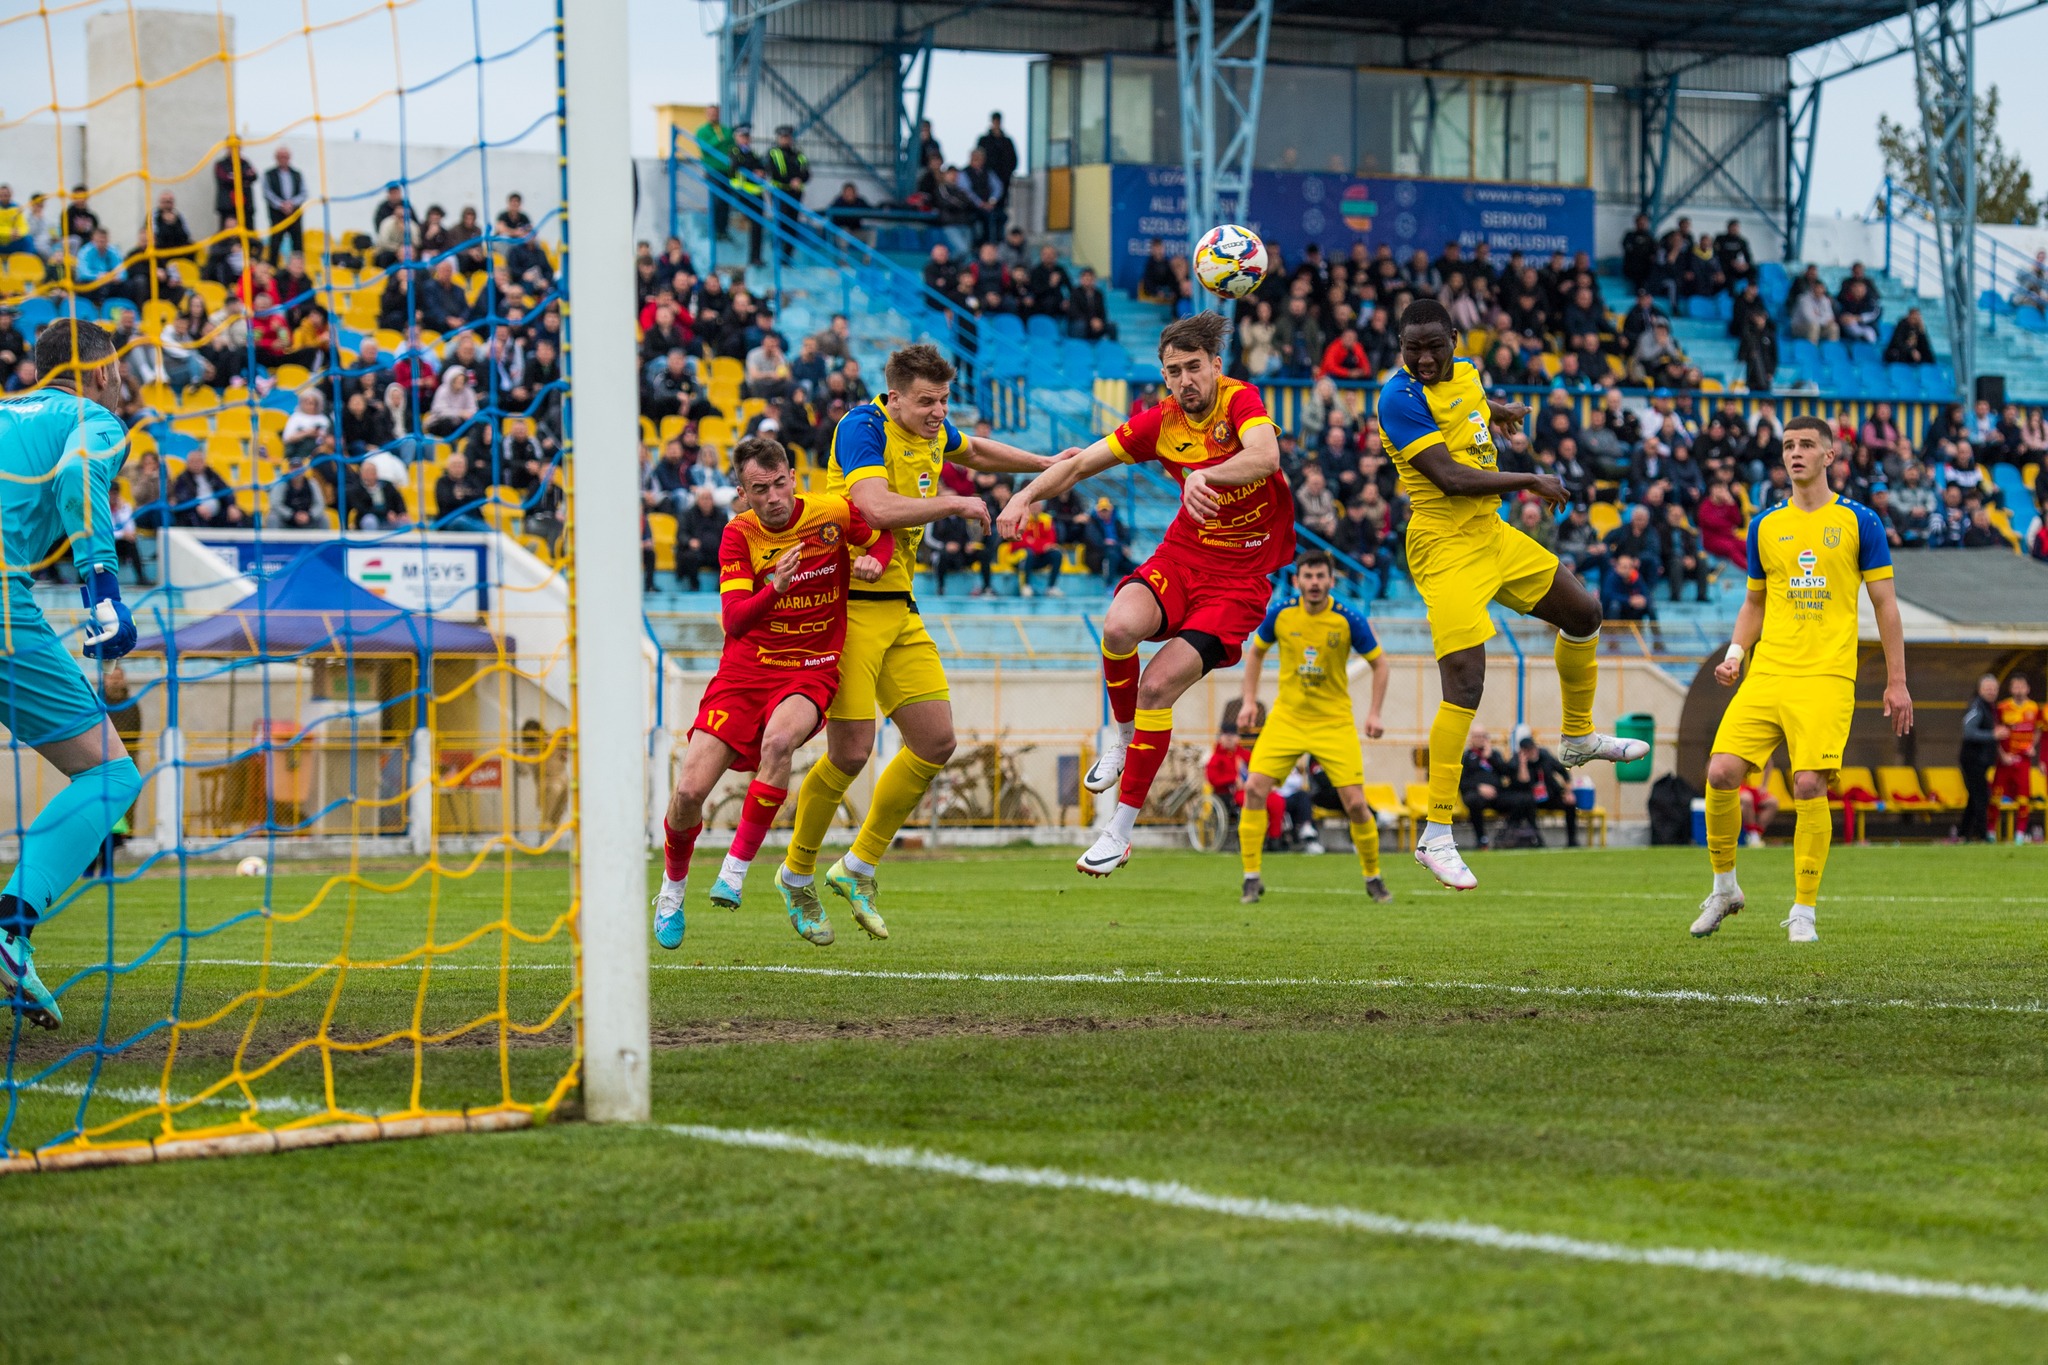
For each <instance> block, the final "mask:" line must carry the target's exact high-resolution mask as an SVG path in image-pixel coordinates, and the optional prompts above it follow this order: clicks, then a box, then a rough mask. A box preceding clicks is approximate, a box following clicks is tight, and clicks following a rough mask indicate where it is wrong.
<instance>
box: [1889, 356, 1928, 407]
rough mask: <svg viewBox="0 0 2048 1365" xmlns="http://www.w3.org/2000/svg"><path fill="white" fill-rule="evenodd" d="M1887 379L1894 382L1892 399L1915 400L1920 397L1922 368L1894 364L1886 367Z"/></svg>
mask: <svg viewBox="0 0 2048 1365" xmlns="http://www.w3.org/2000/svg"><path fill="white" fill-rule="evenodd" d="M1884 372H1885V375H1886V377H1887V378H1889V379H1890V380H1891V381H1892V397H1894V398H1906V399H1913V398H1918V397H1919V396H1920V367H1919V366H1918V365H1906V364H1900V363H1893V364H1890V365H1887V366H1885V367H1884Z"/></svg>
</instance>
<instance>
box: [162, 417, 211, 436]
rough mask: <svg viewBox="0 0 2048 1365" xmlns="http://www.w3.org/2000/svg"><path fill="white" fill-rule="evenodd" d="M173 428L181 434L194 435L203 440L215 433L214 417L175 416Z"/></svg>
mask: <svg viewBox="0 0 2048 1365" xmlns="http://www.w3.org/2000/svg"><path fill="white" fill-rule="evenodd" d="M171 430H172V431H175V432H177V433H178V434H179V435H180V436H194V437H197V438H198V439H200V440H202V441H203V440H205V439H206V438H207V437H209V436H211V435H213V419H212V418H211V417H198V416H193V417H178V418H174V419H172V421H171Z"/></svg>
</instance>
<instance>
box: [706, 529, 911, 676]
mask: <svg viewBox="0 0 2048 1365" xmlns="http://www.w3.org/2000/svg"><path fill="white" fill-rule="evenodd" d="M881 538H882V533H881V532H879V531H876V530H874V529H873V528H871V527H870V526H869V525H868V524H867V522H865V521H863V520H862V519H861V515H860V512H859V510H858V509H857V508H855V507H854V505H853V504H852V503H850V502H848V501H847V500H846V499H845V498H841V497H835V496H833V495H832V494H829V493H812V494H807V495H805V496H803V497H800V498H798V499H797V501H796V513H795V515H794V516H792V517H791V518H790V519H789V524H788V525H787V526H785V527H783V528H782V529H781V530H779V531H771V530H769V529H768V528H767V527H765V526H763V525H762V524H761V519H760V518H759V517H757V516H755V515H754V514H753V513H752V512H742V513H740V514H739V515H738V516H736V517H734V518H733V519H732V520H731V521H729V522H727V523H726V525H725V534H724V535H723V536H722V537H721V538H720V540H719V545H718V591H719V592H720V593H721V594H723V593H733V592H747V593H751V592H753V591H755V590H756V589H758V588H759V587H760V586H761V585H762V584H763V583H765V582H767V580H768V570H769V569H770V568H772V567H773V566H774V564H775V561H776V560H778V559H780V558H782V556H783V555H784V554H786V553H788V551H789V548H790V547H791V546H792V545H800V546H802V547H803V557H802V559H800V560H799V561H798V563H797V571H796V577H794V578H792V579H791V580H790V582H789V587H788V588H787V589H785V590H784V591H783V593H782V595H781V596H779V597H777V598H776V599H775V604H774V605H773V606H772V607H770V608H769V609H768V616H767V619H766V620H764V621H762V622H761V623H760V624H759V625H757V626H755V627H754V628H753V629H752V630H750V631H748V632H747V633H746V634H744V635H740V636H731V637H728V638H727V639H726V642H725V651H724V653H723V654H722V655H721V656H720V657H719V667H720V668H721V669H722V668H724V667H725V666H726V665H727V664H737V665H739V666H740V667H742V668H750V667H767V668H775V669H785V668H830V667H835V666H837V664H838V663H839V651H840V650H841V649H842V648H843V647H844V646H845V644H846V585H847V583H848V582H849V581H850V580H851V578H852V576H853V552H857V551H861V550H865V549H867V548H868V547H870V546H872V545H873V544H874V543H875V542H876V541H878V540H880V539H881Z"/></svg>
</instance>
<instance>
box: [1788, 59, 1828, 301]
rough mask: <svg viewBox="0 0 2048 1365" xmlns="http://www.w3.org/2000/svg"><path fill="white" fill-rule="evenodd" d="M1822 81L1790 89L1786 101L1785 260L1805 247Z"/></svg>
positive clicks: (1797, 255) (1798, 254)
mask: <svg viewBox="0 0 2048 1365" xmlns="http://www.w3.org/2000/svg"><path fill="white" fill-rule="evenodd" d="M1826 88H1827V85H1826V82H1824V81H1815V82H1814V83H1813V84H1812V85H1808V86H1803V87H1800V88H1798V89H1795V90H1793V91H1792V92H1791V93H1790V94H1789V95H1788V96H1787V97H1786V100H1785V259H1786V260H1788V261H1797V260H1799V259H1800V257H1801V256H1802V255H1803V254H1804V253H1805V250H1806V200H1807V190H1808V189H1809V188H1810V187H1811V186H1812V184H1813V146H1814V143H1815V142H1816V141H1817V140H1818V138H1817V137H1816V134H1818V133H1819V132H1820V93H1821V91H1822V90H1824V89H1826Z"/></svg>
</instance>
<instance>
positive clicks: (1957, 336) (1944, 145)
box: [1912, 0, 1977, 402]
mask: <svg viewBox="0 0 2048 1365" xmlns="http://www.w3.org/2000/svg"><path fill="white" fill-rule="evenodd" d="M1912 24H1913V66H1914V77H1915V80H1914V85H1915V88H1916V89H1917V91H1918V92H1919V96H1920V129H1921V133H1922V136H1923V137H1924V138H1925V140H1926V147H1927V180H1928V184H1927V198H1928V200H1929V201H1930V202H1931V203H1932V204H1933V206H1934V227H1935V240H1936V243H1937V245H1938V246H1939V248H1940V251H1941V286H1942V295H1943V297H1944V300H1945V301H1946V303H1947V304H1948V332H1949V351H1950V358H1951V359H1952V360H1953V362H1954V364H1955V371H1956V396H1957V397H1958V398H1960V399H1961V400H1963V401H1964V402H1968V401H1970V399H1971V398H1972V397H1973V396H1974V393H1975V386H1976V376H1977V365H1976V360H1977V354H1976V335H1977V269H1976V266H1977V261H1976V238H1977V15H1976V7H1975V5H1974V4H1973V3H1972V2H1971V0H1943V2H1942V3H1938V4H1933V5H1929V6H1927V7H1926V8H1924V9H1916V10H1914V11H1913V13H1912Z"/></svg>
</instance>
